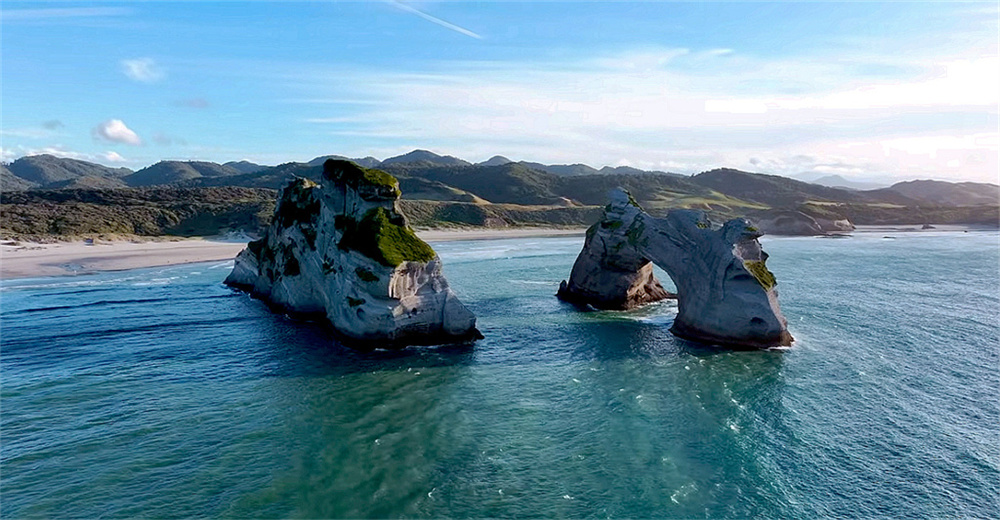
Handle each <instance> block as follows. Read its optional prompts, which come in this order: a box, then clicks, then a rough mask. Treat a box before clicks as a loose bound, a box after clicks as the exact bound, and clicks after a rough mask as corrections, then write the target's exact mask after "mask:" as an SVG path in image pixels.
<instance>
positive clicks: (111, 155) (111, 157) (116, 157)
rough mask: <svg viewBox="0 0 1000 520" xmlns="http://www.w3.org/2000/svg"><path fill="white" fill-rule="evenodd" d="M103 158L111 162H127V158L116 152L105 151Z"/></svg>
mask: <svg viewBox="0 0 1000 520" xmlns="http://www.w3.org/2000/svg"><path fill="white" fill-rule="evenodd" d="M103 157H104V160H105V161H108V162H113V163H123V162H128V159H126V158H124V157H122V156H121V155H120V154H119V153H118V152H113V151H107V152H104V155H103Z"/></svg>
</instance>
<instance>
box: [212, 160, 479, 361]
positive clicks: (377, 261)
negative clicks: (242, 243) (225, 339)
mask: <svg viewBox="0 0 1000 520" xmlns="http://www.w3.org/2000/svg"><path fill="white" fill-rule="evenodd" d="M321 182H322V184H316V183H314V182H311V181H309V180H306V179H296V180H295V181H293V182H292V183H291V184H289V185H288V186H287V187H286V188H285V189H284V191H282V193H281V197H280V198H279V200H278V205H277V207H276V208H275V211H274V219H273V222H272V223H271V226H270V227H269V228H268V229H267V231H266V233H265V234H264V237H263V238H261V239H260V240H257V241H255V242H251V243H250V244H249V245H248V246H247V248H246V249H244V250H243V251H242V252H240V254H239V255H238V256H237V257H236V265H235V266H234V267H233V272H232V273H231V274H230V275H229V277H228V278H226V282H225V283H226V284H228V285H230V286H233V287H237V288H240V289H243V290H245V291H247V292H249V293H250V294H252V295H253V296H255V297H257V298H260V299H262V300H264V301H266V302H268V303H269V304H270V305H271V306H272V307H274V308H277V309H279V310H280V311H282V312H287V313H290V314H295V315H308V316H314V317H322V318H325V319H326V320H328V321H329V323H330V324H331V325H332V326H333V328H334V329H335V330H336V331H337V332H338V333H339V334H341V335H342V336H344V337H345V338H347V339H348V340H349V341H348V343H350V344H354V345H357V346H362V347H368V348H376V347H377V348H399V347H403V346H406V345H414V344H417V345H430V344H441V343H456V342H463V341H470V340H474V339H478V338H480V337H482V336H481V335H480V334H479V331H478V330H477V329H476V317H475V316H474V315H473V314H472V313H471V312H470V311H469V310H468V309H467V308H466V307H465V305H463V304H462V302H461V301H459V299H458V297H457V296H456V295H455V293H454V292H452V290H451V289H450V288H449V287H448V281H447V280H445V278H444V275H443V274H442V273H441V259H440V258H438V256H437V254H436V253H435V252H434V250H433V249H432V248H431V246H429V245H427V243H426V242H424V241H423V240H420V239H419V238H417V236H416V235H415V234H414V233H413V230H412V229H410V227H409V226H408V225H407V222H406V219H405V218H404V217H403V215H401V214H400V213H399V210H398V208H397V201H398V200H399V196H400V192H399V182H398V181H397V180H396V178H395V177H393V176H391V175H389V174H387V173H385V172H383V171H380V170H374V169H368V168H362V167H360V166H357V165H356V164H354V163H351V162H348V161H339V160H328V161H326V162H325V163H324V164H323V179H322V181H321Z"/></svg>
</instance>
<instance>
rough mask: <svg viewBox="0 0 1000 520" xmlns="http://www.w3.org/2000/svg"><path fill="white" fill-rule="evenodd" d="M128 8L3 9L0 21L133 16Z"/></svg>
mask: <svg viewBox="0 0 1000 520" xmlns="http://www.w3.org/2000/svg"><path fill="white" fill-rule="evenodd" d="M131 13H132V10H131V9H129V8H127V7H57V8H41V9H3V10H0V19H2V20H3V21H5V22H12V21H20V20H53V19H64V18H98V17H108V16H124V15H128V14H131Z"/></svg>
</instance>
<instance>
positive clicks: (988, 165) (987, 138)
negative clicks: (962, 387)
mask: <svg viewBox="0 0 1000 520" xmlns="http://www.w3.org/2000/svg"><path fill="white" fill-rule="evenodd" d="M852 66H854V64H845V63H843V62H840V61H838V60H827V61H823V60H800V61H797V60H788V59H786V60H769V61H766V60H759V59H754V58H749V57H746V56H740V55H739V53H737V52H727V53H724V54H721V55H720V53H717V52H704V51H702V52H694V51H688V50H686V49H661V50H659V51H656V50H650V49H641V50H637V51H634V52H631V53H624V54H622V55H618V56H599V57H594V58H587V59H582V60H580V61H577V62H572V63H566V62H563V63H559V64H555V63H553V64H547V63H519V62H478V63H468V62H461V63H452V64H446V65H442V66H440V67H438V68H437V69H435V70H434V72H433V73H407V72H396V73H390V74H386V73H385V72H384V71H353V72H350V76H351V77H352V79H353V81H350V82H345V81H343V78H344V77H345V71H343V70H337V71H330V72H329V77H328V75H327V74H323V73H319V74H317V73H316V71H315V69H313V70H312V71H311V72H310V75H311V76H310V77H305V76H304V77H303V78H302V83H301V85H304V86H305V88H306V90H307V91H306V92H304V93H303V94H304V95H303V97H306V98H314V99H323V98H327V99H360V100H362V101H364V103H363V104H361V103H359V104H356V105H354V106H349V107H330V106H326V107H323V106H322V105H320V104H317V107H318V108H317V110H316V111H314V112H313V113H312V114H311V115H312V116H313V117H311V118H309V119H307V121H308V122H309V123H310V124H313V125H316V124H326V125H328V126H329V128H330V130H329V133H330V134H332V135H337V136H340V137H345V138H351V142H354V143H359V144H361V145H362V146H363V148H360V149H358V150H357V151H359V152H364V153H370V152H375V151H382V150H384V151H385V152H386V153H394V152H396V151H400V150H405V149H407V148H411V149H412V148H414V147H434V148H436V149H439V150H441V151H443V152H446V153H450V154H453V155H460V156H465V157H467V158H471V159H476V158H479V157H482V158H485V157H489V156H490V155H493V154H494V153H505V154H511V155H516V156H520V157H524V158H527V159H535V160H540V161H543V162H564V161H571V162H579V161H586V162H590V163H592V164H595V165H598V166H600V165H604V164H619V163H622V161H627V162H628V163H630V164H633V165H635V166H637V167H643V168H656V169H664V168H668V169H672V170H674V171H680V172H683V173H694V172H698V171H702V170H705V169H709V168H713V167H718V166H732V167H737V168H746V169H751V170H756V171H764V172H765V173H778V174H794V173H801V172H802V171H808V170H815V171H824V170H826V171H832V170H831V169H836V170H837V171H839V172H843V173H844V174H845V176H850V175H861V174H872V175H873V174H879V175H885V174H886V173H887V172H888V173H889V174H892V175H896V176H899V177H904V176H906V177H914V176H917V177H937V178H960V177H966V178H977V179H980V180H987V181H993V182H996V171H997V163H998V161H997V154H998V146H997V144H996V142H997V139H996V135H997V132H996V128H997V124H998V121H1000V115H998V109H997V107H998V103H1000V77H998V76H1000V75H998V73H997V70H998V69H1000V61H998V58H997V57H996V56H972V57H964V56H953V57H947V58H941V59H939V60H937V61H935V60H930V61H928V62H927V63H926V64H924V65H923V66H922V67H919V68H918V69H916V70H915V72H914V73H913V74H912V75H911V76H910V77H902V78H892V79H889V78H885V77H875V78H871V77H859V76H857V75H856V74H854V73H853V72H852V69H851V67H852ZM334 77H335V78H337V81H333V80H332V78H334ZM351 85H364V86H365V89H364V90H360V89H352V87H351ZM743 85H747V86H748V87H743ZM788 85H795V90H796V91H797V93H795V94H788V93H787V91H788ZM324 112H325V113H324ZM376 147H377V148H376ZM354 151H355V150H343V152H344V153H348V152H354ZM803 157H808V158H809V159H808V160H804V159H803ZM751 159H755V160H756V161H757V162H756V164H754V163H751V162H750V161H751Z"/></svg>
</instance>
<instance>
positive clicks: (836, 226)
mask: <svg viewBox="0 0 1000 520" xmlns="http://www.w3.org/2000/svg"><path fill="white" fill-rule="evenodd" d="M753 222H754V225H755V226H756V227H757V228H758V229H760V231H761V232H762V233H764V234H767V235H791V236H815V235H826V234H828V233H850V232H851V231H854V224H852V223H851V221H850V220H847V219H846V218H845V219H825V218H814V217H811V216H809V215H806V214H805V213H803V212H801V211H795V210H788V209H770V210H766V211H762V212H759V213H757V214H755V215H754V216H753Z"/></svg>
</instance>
